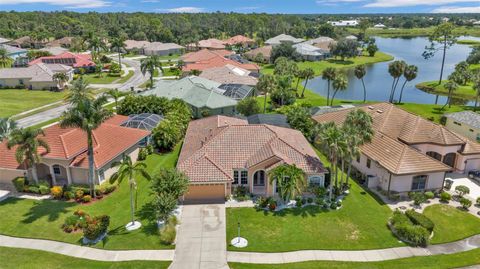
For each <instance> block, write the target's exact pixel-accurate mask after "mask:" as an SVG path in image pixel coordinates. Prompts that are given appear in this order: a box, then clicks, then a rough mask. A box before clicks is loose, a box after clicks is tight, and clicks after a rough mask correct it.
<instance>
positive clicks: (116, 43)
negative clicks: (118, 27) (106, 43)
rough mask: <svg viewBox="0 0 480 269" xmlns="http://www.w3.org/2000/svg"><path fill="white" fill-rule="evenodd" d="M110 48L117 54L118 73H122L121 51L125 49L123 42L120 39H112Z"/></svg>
mask: <svg viewBox="0 0 480 269" xmlns="http://www.w3.org/2000/svg"><path fill="white" fill-rule="evenodd" d="M110 48H111V49H112V50H116V51H117V53H118V64H119V65H120V72H121V71H122V50H124V49H125V40H124V39H123V38H121V37H114V38H112V40H110Z"/></svg>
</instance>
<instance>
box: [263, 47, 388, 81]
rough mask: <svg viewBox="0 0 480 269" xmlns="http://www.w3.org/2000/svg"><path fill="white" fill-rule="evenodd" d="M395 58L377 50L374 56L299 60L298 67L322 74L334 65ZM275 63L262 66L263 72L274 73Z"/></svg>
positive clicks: (353, 65) (349, 64)
mask: <svg viewBox="0 0 480 269" xmlns="http://www.w3.org/2000/svg"><path fill="white" fill-rule="evenodd" d="M391 60H393V56H391V55H389V54H386V53H383V52H377V53H376V54H375V56H374V57H370V56H359V57H355V58H348V59H345V61H341V60H335V59H328V60H325V61H317V62H309V61H305V62H298V63H297V64H298V67H299V68H300V69H305V68H312V69H313V70H314V72H315V75H316V76H318V75H321V73H322V71H323V70H324V69H325V68H327V67H334V68H351V67H355V66H357V65H362V64H374V63H378V62H386V61H391ZM273 69H274V65H273V64H268V65H264V66H263V67H262V70H261V72H262V73H264V74H271V73H273Z"/></svg>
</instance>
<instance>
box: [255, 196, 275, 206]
mask: <svg viewBox="0 0 480 269" xmlns="http://www.w3.org/2000/svg"><path fill="white" fill-rule="evenodd" d="M271 201H272V198H271V197H262V196H260V197H259V198H258V200H257V204H258V206H259V207H260V208H266V207H267V206H268V204H269V203H270V202H271Z"/></svg>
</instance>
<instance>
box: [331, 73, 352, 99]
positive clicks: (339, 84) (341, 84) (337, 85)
mask: <svg viewBox="0 0 480 269" xmlns="http://www.w3.org/2000/svg"><path fill="white" fill-rule="evenodd" d="M332 86H333V90H334V92H333V95H332V99H331V100H330V105H331V106H333V101H335V95H337V92H338V91H344V90H346V89H347V88H348V80H347V78H346V77H345V75H343V74H341V75H337V76H336V77H335V79H334V80H333V83H332Z"/></svg>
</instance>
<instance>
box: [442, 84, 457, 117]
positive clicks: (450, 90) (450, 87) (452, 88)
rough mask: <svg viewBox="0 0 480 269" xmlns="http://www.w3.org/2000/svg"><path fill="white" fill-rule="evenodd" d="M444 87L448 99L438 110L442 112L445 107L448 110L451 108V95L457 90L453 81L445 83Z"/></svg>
mask: <svg viewBox="0 0 480 269" xmlns="http://www.w3.org/2000/svg"><path fill="white" fill-rule="evenodd" d="M444 87H445V89H447V91H448V98H447V102H446V103H445V104H444V105H443V106H442V108H441V109H440V110H443V109H444V108H445V107H446V106H447V105H448V108H450V107H451V99H452V93H453V92H454V91H456V90H457V89H458V84H457V83H456V82H455V81H454V80H449V81H448V82H447V83H445V85H444Z"/></svg>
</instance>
